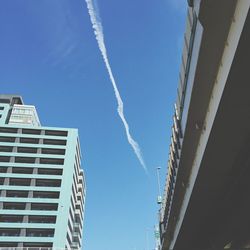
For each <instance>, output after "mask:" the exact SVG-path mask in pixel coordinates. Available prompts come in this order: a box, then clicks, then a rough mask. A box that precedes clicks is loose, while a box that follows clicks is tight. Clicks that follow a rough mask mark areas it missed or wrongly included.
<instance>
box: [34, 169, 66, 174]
mask: <svg viewBox="0 0 250 250" xmlns="http://www.w3.org/2000/svg"><path fill="white" fill-rule="evenodd" d="M62 172H63V170H62V169H54V168H38V174H45V175H62Z"/></svg>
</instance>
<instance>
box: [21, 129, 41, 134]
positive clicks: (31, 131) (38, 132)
mask: <svg viewBox="0 0 250 250" xmlns="http://www.w3.org/2000/svg"><path fill="white" fill-rule="evenodd" d="M22 133H23V134H31V135H40V134H41V130H39V129H24V128H23V129H22Z"/></svg>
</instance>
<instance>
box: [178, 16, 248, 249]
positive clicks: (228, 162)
mask: <svg viewBox="0 0 250 250" xmlns="http://www.w3.org/2000/svg"><path fill="white" fill-rule="evenodd" d="M226 245H227V246H228V247H231V248H233V249H235V248H236V249H237V248H244V247H249V248H250V15H249V13H248V16H247V20H246V22H245V25H244V29H243V32H242V35H241V38H240V42H239V45H238V47H237V50H236V54H235V57H234V60H233V64H232V66H231V69H230V73H229V76H228V79H227V82H226V86H225V89H224V92H223V95H222V98H221V101H220V104H219V109H218V111H217V114H216V118H215V121H214V123H213V127H212V130H211V133H210V136H209V140H208V143H207V146H206V150H205V153H204V155H203V158H202V162H201V165H200V170H199V173H198V176H197V179H196V182H195V185H194V188H193V192H192V195H191V198H190V201H189V205H188V208H187V210H186V213H185V216H184V220H183V222H182V226H181V229H180V231H179V234H178V237H177V239H176V242H175V249H199V250H202V249H213V248H214V249H218V248H222V249H223V248H224V247H225V246H226Z"/></svg>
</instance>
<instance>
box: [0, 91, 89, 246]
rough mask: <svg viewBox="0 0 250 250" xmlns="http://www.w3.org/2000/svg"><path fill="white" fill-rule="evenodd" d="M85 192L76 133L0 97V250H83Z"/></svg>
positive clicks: (13, 98)
mask: <svg viewBox="0 0 250 250" xmlns="http://www.w3.org/2000/svg"><path fill="white" fill-rule="evenodd" d="M85 192H86V187H85V179H84V173H83V170H82V169H81V152H80V144H79V138H78V131H77V129H68V128H54V127H43V126H41V124H40V121H39V118H38V115H37V113H36V109H35V107H34V106H29V105H24V103H23V101H22V98H21V97H19V96H11V95H0V249H1V248H9V247H11V248H12V247H14V248H15V247H16V248H18V249H22V248H24V247H26V248H27V247H32V249H34V248H42V249H43V248H45V249H81V248H82V232H83V216H84V204H85Z"/></svg>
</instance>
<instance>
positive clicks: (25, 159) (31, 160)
mask: <svg viewBox="0 0 250 250" xmlns="http://www.w3.org/2000/svg"><path fill="white" fill-rule="evenodd" d="M35 161H36V158H35V157H15V162H17V163H35Z"/></svg>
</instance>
